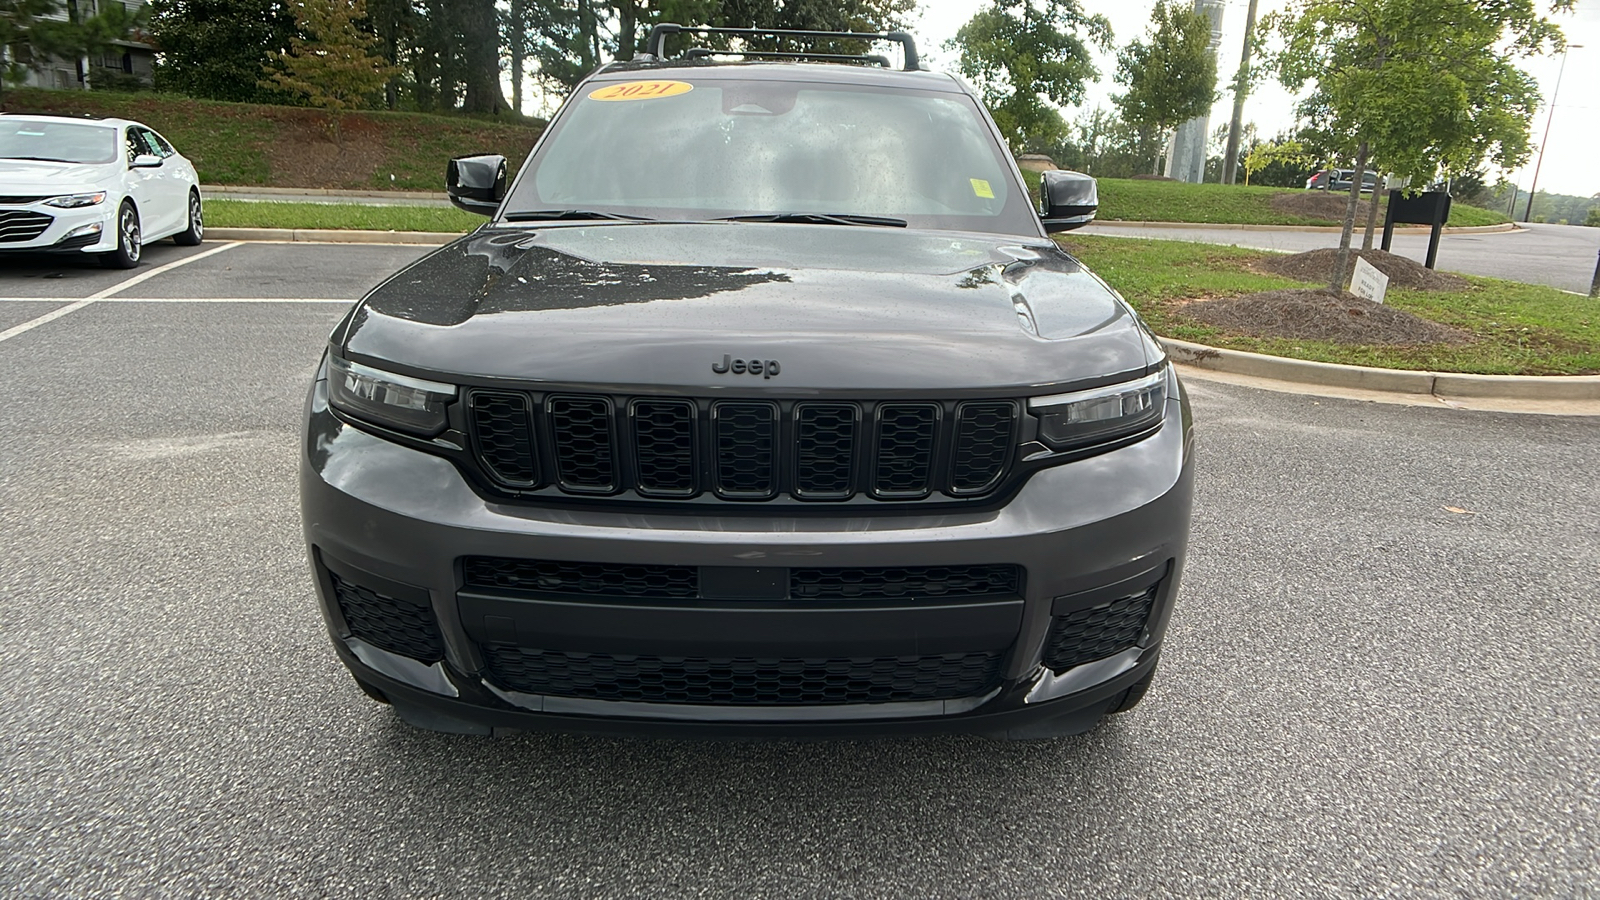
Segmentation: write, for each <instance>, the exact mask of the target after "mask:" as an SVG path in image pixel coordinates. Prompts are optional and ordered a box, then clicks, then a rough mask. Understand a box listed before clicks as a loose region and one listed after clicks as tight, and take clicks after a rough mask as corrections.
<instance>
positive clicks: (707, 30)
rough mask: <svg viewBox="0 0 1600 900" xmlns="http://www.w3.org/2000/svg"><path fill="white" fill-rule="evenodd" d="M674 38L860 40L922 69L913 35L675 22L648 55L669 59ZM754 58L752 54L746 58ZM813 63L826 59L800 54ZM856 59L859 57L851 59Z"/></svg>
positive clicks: (659, 32)
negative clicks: (893, 48) (879, 44)
mask: <svg viewBox="0 0 1600 900" xmlns="http://www.w3.org/2000/svg"><path fill="white" fill-rule="evenodd" d="M672 34H702V35H708V34H726V35H732V36H734V37H779V38H811V39H816V40H857V41H893V42H895V43H897V44H899V45H900V46H901V48H902V49H903V50H904V51H905V57H906V63H905V70H906V71H907V72H913V71H916V70H917V69H919V68H921V60H920V59H919V58H918V57H917V42H916V41H915V40H913V39H912V37H911V35H909V34H906V33H905V32H904V31H800V30H796V29H792V28H712V27H710V26H706V25H678V24H676V23H673V22H661V23H658V24H657V25H656V26H655V27H654V28H651V29H650V37H648V38H647V39H645V44H644V47H645V52H646V53H649V54H650V55H651V56H654V57H655V58H657V59H662V58H664V57H665V56H666V49H667V36H668V35H672ZM742 55H747V56H748V55H751V54H742ZM800 55H801V56H805V57H809V58H811V59H820V58H822V56H821V55H820V54H815V53H807V54H800ZM850 58H852V59H856V57H850Z"/></svg>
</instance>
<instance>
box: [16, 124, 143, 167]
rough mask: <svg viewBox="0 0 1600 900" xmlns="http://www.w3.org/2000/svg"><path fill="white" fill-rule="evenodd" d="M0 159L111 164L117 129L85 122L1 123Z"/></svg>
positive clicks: (115, 157) (113, 158) (115, 153)
mask: <svg viewBox="0 0 1600 900" xmlns="http://www.w3.org/2000/svg"><path fill="white" fill-rule="evenodd" d="M0 159H42V160H50V161H53V162H68V163H109V162H115V161H116V159H117V129H115V128H113V127H111V126H109V125H90V124H86V123H82V122H17V121H10V122H8V121H6V120H5V119H0Z"/></svg>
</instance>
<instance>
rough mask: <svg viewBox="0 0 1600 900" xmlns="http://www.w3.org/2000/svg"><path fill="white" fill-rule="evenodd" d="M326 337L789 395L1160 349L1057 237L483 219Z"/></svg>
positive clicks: (488, 367) (569, 379) (1048, 381)
mask: <svg viewBox="0 0 1600 900" xmlns="http://www.w3.org/2000/svg"><path fill="white" fill-rule="evenodd" d="M334 340H335V342H336V343H338V344H340V345H341V346H342V348H343V351H344V352H345V353H346V354H347V355H348V356H349V357H350V358H352V359H356V360H364V361H367V362H372V363H376V364H380V365H383V364H389V365H391V366H392V367H394V368H396V369H398V370H400V371H410V372H411V373H413V374H419V375H423V376H427V375H429V374H433V375H439V376H441V379H442V380H450V379H451V378H452V377H456V376H461V377H462V378H463V379H464V380H467V381H484V380H487V381H491V382H492V381H497V380H501V379H508V380H516V381H528V382H541V383H547V384H549V385H550V386H553V387H554V386H561V387H574V386H585V385H596V384H602V385H610V386H615V387H617V388H619V389H622V388H626V387H648V388H651V389H654V390H662V389H669V390H670V389H682V390H686V391H700V392H707V391H709V392H718V391H724V390H737V391H740V392H743V393H750V392H752V391H759V392H771V393H775V394H788V395H804V394H807V393H812V392H816V391H824V390H825V391H829V392H848V391H871V392H877V393H880V394H881V393H883V392H894V393H896V394H901V393H903V394H908V395H909V394H917V393H923V394H927V393H940V392H946V393H947V392H948V391H950V390H951V389H959V390H984V389H994V390H1002V389H1013V388H1045V387H1051V386H1059V385H1075V384H1081V383H1084V382H1093V381H1098V380H1105V379H1106V378H1107V376H1113V375H1131V374H1132V373H1138V372H1143V371H1145V370H1147V369H1148V368H1149V367H1150V366H1152V365H1154V364H1156V363H1157V362H1159V360H1160V358H1161V350H1160V347H1159V345H1157V344H1156V343H1155V342H1154V339H1153V338H1152V337H1151V336H1150V335H1149V333H1148V331H1147V330H1146V329H1144V327H1143V325H1142V324H1141V323H1140V322H1139V321H1138V319H1137V318H1136V317H1135V316H1134V315H1133V313H1132V312H1131V311H1130V310H1129V309H1128V307H1127V306H1126V305H1125V304H1124V303H1123V302H1122V301H1121V300H1120V298H1118V297H1117V296H1116V295H1115V293H1114V292H1112V291H1111V289H1110V288H1108V287H1106V285H1105V284H1104V283H1102V282H1101V281H1100V280H1099V279H1098V278H1096V277H1095V276H1094V275H1093V274H1091V273H1090V272H1088V271H1087V270H1086V269H1084V268H1083V267H1082V266H1081V265H1080V264H1079V263H1078V262H1077V261H1076V260H1075V259H1073V258H1072V257H1071V256H1069V255H1067V254H1066V253H1065V252H1063V251H1062V250H1060V248H1058V247H1057V246H1056V245H1055V244H1054V243H1050V242H1045V241H1042V240H1039V239H1033V240H1028V239H1023V238H1010V237H1005V236H982V235H970V234H952V233H948V232H927V231H913V230H906V229H891V228H877V227H850V226H836V225H788V224H781V225H780V224H732V223H692V224H617V225H613V224H602V225H594V226H589V225H582V226H573V225H563V226H555V227H545V228H540V229H533V230H530V229H520V228H519V229H493V228H485V229H482V230H479V231H477V232H475V233H473V234H471V235H469V236H467V237H465V238H463V239H461V240H459V241H456V242H455V243H453V244H450V245H448V246H446V247H444V248H441V249H440V250H438V251H437V252H435V253H432V254H429V255H428V256H426V257H424V258H422V259H421V260H418V261H417V262H416V263H414V264H412V265H411V266H409V267H407V268H405V269H403V270H401V271H400V272H398V273H397V274H395V275H394V276H393V277H391V278H390V279H389V280H388V281H386V282H384V283H383V284H382V285H379V286H378V287H377V288H376V289H375V290H373V291H372V293H371V294H369V295H368V296H367V298H366V299H365V300H364V301H363V302H362V303H360V304H358V305H357V306H356V308H355V309H353V310H352V312H351V314H350V316H349V317H348V318H347V319H346V320H345V322H344V323H342V325H341V327H340V328H339V329H338V330H337V331H336V332H335V334H334ZM724 357H728V358H731V359H734V360H739V359H745V360H750V359H756V360H762V361H763V367H762V368H763V372H762V374H760V375H749V374H735V372H732V371H724V372H721V373H719V372H717V371H715V369H714V367H716V368H723V363H724ZM768 360H776V361H778V363H779V364H780V365H779V371H778V374H777V375H776V376H773V375H772V374H771V371H770V369H771V367H770V366H769V365H766V364H765V362H766V361H768ZM733 368H735V369H737V368H739V367H733Z"/></svg>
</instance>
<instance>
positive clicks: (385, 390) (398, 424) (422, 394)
mask: <svg viewBox="0 0 1600 900" xmlns="http://www.w3.org/2000/svg"><path fill="white" fill-rule="evenodd" d="M455 396H456V389H455V385H450V384H440V383H438V382H437V381H423V380H422V379H421V378H412V377H410V376H408V375H396V374H395V373H393V372H384V371H380V370H378V369H374V368H372V367H370V366H363V365H361V364H360V363H353V362H350V361H348V360H343V359H340V358H339V357H337V356H332V355H330V356H329V357H328V402H329V403H331V404H333V406H334V407H336V408H337V409H338V410H339V411H340V412H344V413H348V414H350V415H352V416H355V417H356V418H358V419H366V420H367V421H369V422H373V423H375V424H378V425H383V426H386V427H389V428H393V429H395V430H397V431H408V432H411V433H413V434H420V435H424V436H430V437H431V436H432V435H435V434H438V433H439V432H441V431H443V430H444V426H445V425H446V423H447V419H446V417H445V406H446V405H447V404H449V402H450V401H451V400H454V399H455Z"/></svg>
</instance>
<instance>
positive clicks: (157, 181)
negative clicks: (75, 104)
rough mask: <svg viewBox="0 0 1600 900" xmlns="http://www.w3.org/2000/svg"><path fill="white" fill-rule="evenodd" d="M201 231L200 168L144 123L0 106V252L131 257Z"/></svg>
mask: <svg viewBox="0 0 1600 900" xmlns="http://www.w3.org/2000/svg"><path fill="white" fill-rule="evenodd" d="M166 237H170V238H172V239H173V240H174V241H176V242H177V243H179V244H185V245H190V246H192V245H195V244H198V243H200V242H201V241H202V240H203V239H204V238H205V216H204V206H203V201H202V200H201V196H200V177H199V175H197V174H196V173H195V169H194V165H193V164H192V163H190V162H189V160H187V159H185V158H184V157H183V154H181V153H179V152H178V151H177V150H176V149H174V148H173V146H172V144H171V142H169V141H168V140H167V139H166V138H164V137H162V136H161V135H159V134H157V133H156V132H155V130H154V129H151V128H149V127H146V126H144V125H141V124H139V123H138V122H130V121H127V120H125V119H91V118H82V117H68V116H49V115H42V116H36V115H29V116H20V115H4V114H0V252H13V251H31V252H38V251H47V252H55V253H82V254H91V255H94V256H97V257H99V259H100V261H101V262H102V263H104V264H105V265H108V266H112V267H116V268H123V269H131V268H133V267H135V266H137V265H139V260H140V258H141V257H142V256H143V255H144V245H145V244H147V243H149V242H151V241H156V240H160V239H162V238H166Z"/></svg>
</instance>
